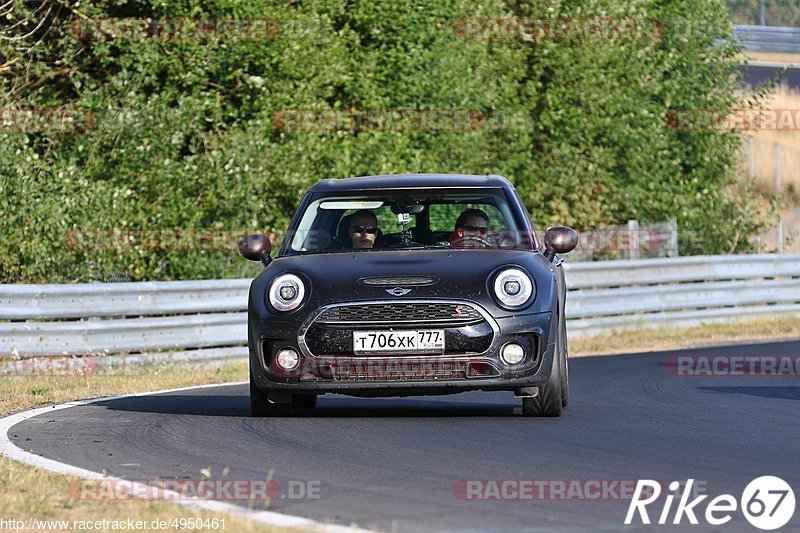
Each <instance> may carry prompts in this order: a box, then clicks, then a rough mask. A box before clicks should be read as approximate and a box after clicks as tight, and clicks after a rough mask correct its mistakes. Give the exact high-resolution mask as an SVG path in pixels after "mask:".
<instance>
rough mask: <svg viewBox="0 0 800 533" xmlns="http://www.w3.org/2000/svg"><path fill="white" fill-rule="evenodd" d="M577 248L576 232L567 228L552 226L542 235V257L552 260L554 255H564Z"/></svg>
mask: <svg viewBox="0 0 800 533" xmlns="http://www.w3.org/2000/svg"><path fill="white" fill-rule="evenodd" d="M576 246H578V232H576V231H575V230H574V229H572V228H568V227H567V226H553V227H552V228H550V229H548V230H547V232H546V233H545V234H544V248H545V250H544V255H545V257H547V258H548V259H549V260H551V261H552V260H553V258H554V257H555V256H556V254H566V253H568V252H571V251H572V250H574V249H575V247H576Z"/></svg>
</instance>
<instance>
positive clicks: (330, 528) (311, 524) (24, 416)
mask: <svg viewBox="0 0 800 533" xmlns="http://www.w3.org/2000/svg"><path fill="white" fill-rule="evenodd" d="M245 383H248V382H247V381H241V382H236V383H213V384H210V385H200V386H197V387H180V388H177V389H165V390H158V391H150V392H140V393H136V394H128V395H124V396H107V397H105V398H93V399H91V400H77V401H73V402H68V403H62V404H59V405H50V406H47V407H37V408H35V409H29V410H27V411H22V412H20V413H15V414H13V415H9V416H6V417H3V418H0V455H4V456H6V457H8V458H10V459H13V460H14V461H19V462H20V463H24V464H26V465H30V466H35V467H38V468H43V469H44V470H49V471H51V472H55V473H57V474H63V475H69V476H78V477H81V478H83V479H91V480H98V479H102V480H107V481H110V482H111V483H120V484H124V486H126V487H130V489H131V493H132V494H133V495H136V494H148V493H151V492H157V493H159V497H158V498H157V499H158V500H159V501H166V502H169V503H176V504H178V505H184V506H186V507H193V508H196V509H204V510H206V511H214V512H224V513H230V514H234V515H239V516H243V517H245V518H249V519H250V520H254V521H256V522H260V523H262V524H267V525H270V526H276V527H285V528H300V529H303V530H308V531H319V532H323V533H345V532H350V533H367V532H368V531H370V530H365V529H358V528H356V527H355V526H354V527H348V526H340V525H336V524H325V523H323V522H317V521H316V520H311V519H310V518H303V517H302V516H294V515H290V514H283V513H276V512H274V511H251V510H249V509H247V508H245V507H241V506H239V505H233V504H231V503H227V502H221V501H217V500H191V501H187V500H181V499H180V498H181V495H180V494H178V493H177V492H174V491H169V490H159V491H150V490H148V488H150V487H149V486H148V485H146V484H144V483H138V482H129V481H126V480H123V479H121V478H115V477H108V476H104V475H102V474H100V473H99V472H93V471H91V470H86V469H84V468H79V467H77V466H72V465H68V464H65V463H60V462H58V461H55V460H53V459H47V458H46V457H42V456H40V455H34V454H32V453H30V452H26V451H25V450H23V449H21V448H19V447H17V446H16V445H14V443H13V442H11V439H10V438H9V436H8V432H9V431H10V430H11V428H12V427H13V426H15V425H17V424H19V423H20V422H24V421H25V420H28V419H29V418H33V417H35V416H39V415H41V414H45V413H51V412H53V411H58V410H60V409H69V408H70V407H79V406H82V405H91V404H93V403H99V402H106V401H109V400H121V399H123V398H135V397H138V396H152V395H154V394H166V393H169V392H181V391H187V390H194V389H206V388H210V387H220V386H223V385H243V384H245Z"/></svg>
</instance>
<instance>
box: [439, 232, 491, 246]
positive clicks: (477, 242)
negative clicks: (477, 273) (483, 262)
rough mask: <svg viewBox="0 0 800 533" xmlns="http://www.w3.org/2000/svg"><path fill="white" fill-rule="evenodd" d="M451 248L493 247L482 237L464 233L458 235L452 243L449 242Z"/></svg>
mask: <svg viewBox="0 0 800 533" xmlns="http://www.w3.org/2000/svg"><path fill="white" fill-rule="evenodd" d="M450 247H451V248H493V247H494V246H493V245H492V243H491V242H489V241H488V240H486V239H484V238H483V237H477V236H475V235H464V236H463V237H458V238H457V239H456V240H454V241H453V242H452V243H450Z"/></svg>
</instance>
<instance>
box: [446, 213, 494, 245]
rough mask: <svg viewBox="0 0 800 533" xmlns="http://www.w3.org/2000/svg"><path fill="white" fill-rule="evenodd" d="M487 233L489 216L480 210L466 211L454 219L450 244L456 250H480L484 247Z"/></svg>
mask: <svg viewBox="0 0 800 533" xmlns="http://www.w3.org/2000/svg"><path fill="white" fill-rule="evenodd" d="M488 233H489V215H487V214H486V212H484V211H482V210H480V209H467V210H466V211H464V212H462V213H461V214H460V215H458V219H456V229H455V231H454V232H453V234H452V235H451V236H450V244H451V245H453V246H455V247H456V248H478V247H481V248H482V247H484V246H486V243H487V239H488Z"/></svg>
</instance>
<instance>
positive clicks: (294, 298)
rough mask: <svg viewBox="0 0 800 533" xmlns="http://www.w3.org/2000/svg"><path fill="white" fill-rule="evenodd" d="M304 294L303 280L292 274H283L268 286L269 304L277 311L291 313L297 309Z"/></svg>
mask: <svg viewBox="0 0 800 533" xmlns="http://www.w3.org/2000/svg"><path fill="white" fill-rule="evenodd" d="M305 294H306V288H305V285H303V280H301V279H300V278H298V277H297V276H295V275H294V274H283V275H280V276H278V277H277V278H275V280H274V281H273V282H272V285H270V288H269V303H270V304H271V305H272V307H274V308H275V309H277V310H278V311H291V310H293V309H297V307H298V306H299V305H300V303H301V302H302V301H303V296H305Z"/></svg>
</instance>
